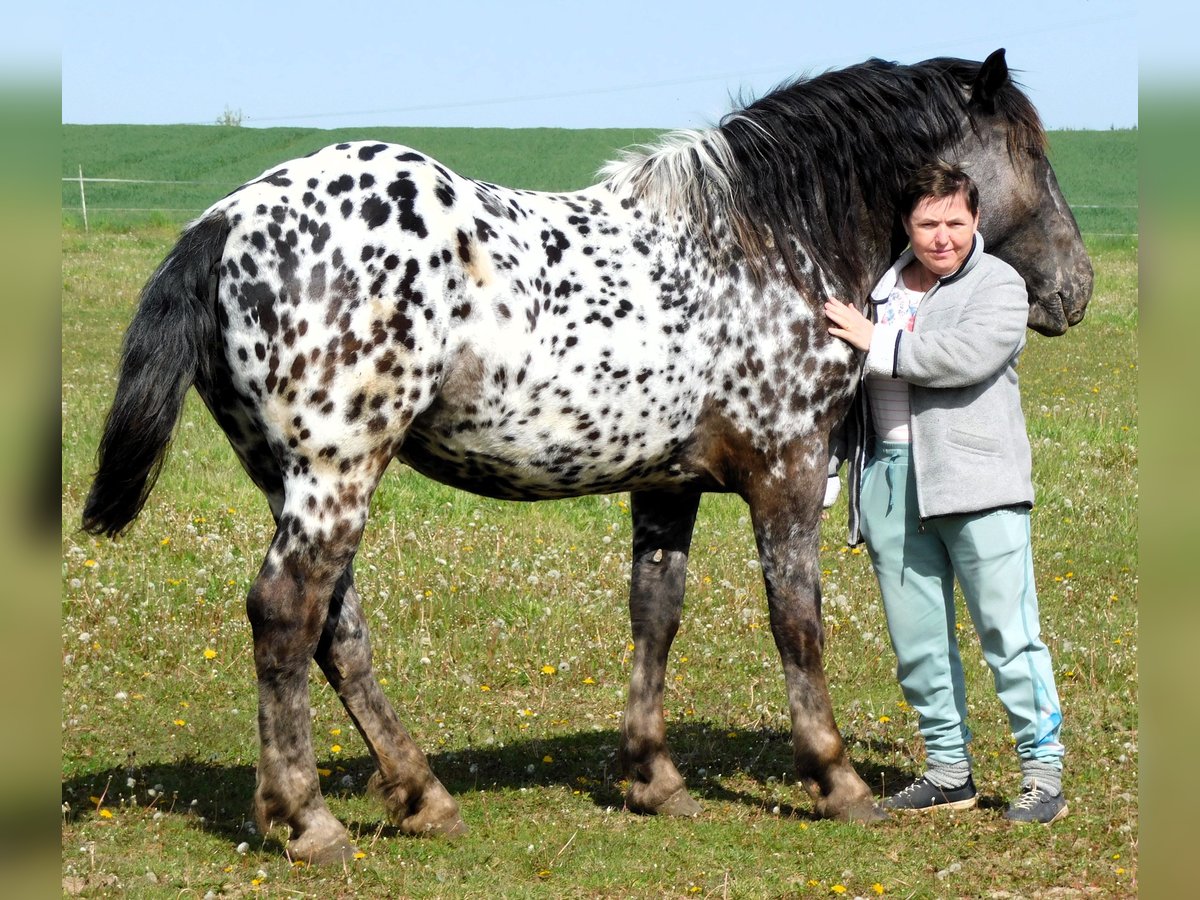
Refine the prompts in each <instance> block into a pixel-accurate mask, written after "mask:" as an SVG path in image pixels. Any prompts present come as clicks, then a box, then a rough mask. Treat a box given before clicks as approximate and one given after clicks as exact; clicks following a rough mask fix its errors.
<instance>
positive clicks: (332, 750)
mask: <svg viewBox="0 0 1200 900" xmlns="http://www.w3.org/2000/svg"><path fill="white" fill-rule="evenodd" d="M329 752H330V753H341V752H342V745H341V744H334V745H333V746H332V747H330V748H329Z"/></svg>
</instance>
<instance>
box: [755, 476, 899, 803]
mask: <svg viewBox="0 0 1200 900" xmlns="http://www.w3.org/2000/svg"><path fill="white" fill-rule="evenodd" d="M818 462H819V465H811V466H810V465H803V466H797V467H796V469H794V470H793V472H792V474H791V477H787V478H780V479H775V478H766V477H764V478H759V479H755V480H754V481H753V483H752V485H751V487H750V490H749V492H748V494H747V496H746V499H747V501H748V502H749V504H750V511H751V515H752V517H753V520H754V533H755V538H756V540H757V541H758V550H759V556H760V558H761V560H762V569H763V578H764V581H765V582H766V590H767V603H768V606H769V609H770V615H771V631H772V634H773V635H774V638H775V646H776V647H777V648H778V650H779V655H780V657H781V659H782V660H783V673H784V679H785V681H786V686H787V695H788V706H789V709H790V712H791V719H792V747H793V752H794V755H795V761H796V770H797V774H798V775H799V777H800V781H801V784H802V785H803V786H804V788H805V790H806V791H807V792H808V794H809V796H810V797H812V799H813V802H814V805H815V807H816V811H817V813H818V814H819V815H821V816H825V817H828V818H833V819H843V820H857V821H873V820H876V819H880V818H883V813H882V812H881V811H880V810H879V808H878V807H877V806H876V805H875V802H874V799H873V797H872V795H871V791H870V789H869V788H868V787H867V785H866V783H865V782H864V781H863V780H862V779H861V778H860V777H859V775H858V773H857V772H855V771H854V767H853V766H852V765H851V764H850V759H849V756H848V755H847V753H846V748H845V745H844V744H843V742H842V736H841V734H840V733H839V732H838V729H837V725H836V724H835V722H834V718H833V707H832V704H831V702H830V699H829V687H828V684H827V683H826V680H825V670H824V667H823V652H824V631H823V629H822V627H821V588H820V581H819V575H818V572H819V560H818V551H817V548H818V544H819V526H820V514H821V504H820V501H821V486H822V485H824V483H825V479H826V477H827V474H826V469H825V468H824V466H825V463H824V457H821V459H820V460H818Z"/></svg>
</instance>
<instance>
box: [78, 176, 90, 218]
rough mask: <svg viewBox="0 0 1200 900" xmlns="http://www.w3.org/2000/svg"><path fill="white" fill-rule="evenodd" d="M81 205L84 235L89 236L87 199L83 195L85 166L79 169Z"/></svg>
mask: <svg viewBox="0 0 1200 900" xmlns="http://www.w3.org/2000/svg"><path fill="white" fill-rule="evenodd" d="M79 205H80V206H82V207H83V233H84V234H87V232H88V220H87V198H86V197H85V196H84V195H83V166H80V167H79Z"/></svg>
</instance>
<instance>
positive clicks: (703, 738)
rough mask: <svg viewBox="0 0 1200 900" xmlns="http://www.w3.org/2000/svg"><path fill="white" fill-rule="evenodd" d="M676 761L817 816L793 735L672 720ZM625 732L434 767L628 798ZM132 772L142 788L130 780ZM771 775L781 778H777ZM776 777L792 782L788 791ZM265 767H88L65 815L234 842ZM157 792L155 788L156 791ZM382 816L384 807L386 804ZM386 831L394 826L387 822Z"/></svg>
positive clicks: (554, 739) (469, 782) (459, 790)
mask: <svg viewBox="0 0 1200 900" xmlns="http://www.w3.org/2000/svg"><path fill="white" fill-rule="evenodd" d="M668 740H669V741H670V746H671V749H672V752H673V755H674V758H675V762H676V765H678V767H679V769H680V771H681V772H682V773H683V776H684V778H685V779H687V785H688V790H689V792H690V793H691V794H692V796H693V797H695V798H696V799H697V800H699V801H700V802H701V803H702V804H704V803H707V804H743V805H746V806H753V807H756V808H762V807H774V806H779V814H780V815H781V816H784V817H793V818H799V819H808V820H812V819H815V818H816V816H815V814H814V813H813V810H812V807H811V805H810V804H809V803H808V801H807V799H802V802H803V805H802V806H797V805H793V804H791V803H788V802H781V800H780V799H778V798H777V797H775V795H776V794H777V793H779V794H783V795H785V796H787V797H799V798H803V797H804V795H803V794H802V792H800V790H799V789H798V788H793V787H791V785H794V783H795V775H794V771H793V765H792V746H791V737H790V735H789V734H788V733H786V732H783V731H774V730H765V729H756V730H736V731H735V730H731V729H730V728H729V727H727V726H720V725H718V724H716V723H712V722H703V721H699V722H687V723H682V724H675V725H672V726H671V727H669V728H668ZM618 741H619V735H618V733H617V731H616V730H615V729H608V730H602V731H578V732H574V733H570V734H560V735H552V736H549V737H529V738H521V739H519V740H516V741H513V742H510V743H508V742H506V743H503V744H501V743H497V744H495V745H492V746H486V747H468V748H466V749H462V750H454V751H446V752H440V753H438V752H432V753H429V754H428V756H429V763H430V765H431V766H432V768H433V771H434V773H435V774H436V775H437V776H438V778H439V779H441V781H442V783H443V784H444V785H445V786H446V788H447V789H448V790H449V791H450V793H452V794H453V795H454V796H455V797H456V798H458V799H459V801H460V802H464V803H465V804H470V803H471V794H473V793H478V792H487V791H503V790H517V789H521V788H526V789H537V788H547V789H554V788H566V789H569V790H571V791H579V792H580V794H581V795H583V796H586V797H588V798H589V799H590V800H591V802H593V803H594V804H596V805H597V806H599V807H614V808H618V809H619V808H621V807H622V806H623V805H624V791H623V785H622V783H621V780H622V777H623V776H622V773H621V772H620V771H619V766H618V763H617V756H616V750H617V744H618ZM870 749H871V752H872V753H873V754H874V755H875V756H876V757H879V756H885V757H886V756H887V755H889V754H891V753H892V752H893V751H894V750H895V749H896V748H895V747H893V746H892V745H890V744H888V743H887V742H878V743H873V745H872V746H871V748H870ZM318 768H320V769H322V770H325V771H328V772H329V773H330V774H329V775H327V776H323V777H322V778H321V789H322V791H323V792H324V794H325V796H327V797H343V798H352V797H363V796H365V794H366V784H367V779H368V778H369V777H370V775H371V773H372V772H373V770H374V764H373V761H372V760H371V758H370V757H369V756H366V755H363V756H358V757H353V758H344V759H338V760H337V762H336V763H334V762H331V761H330V760H328V759H321V760H319V761H318ZM856 768H857V770H858V773H859V775H860V776H862V778H863V779H864V780H865V781H866V782H867V784H868V785H871V786H872V787H873V788H875V789H878V786H879V785H880V784H886V785H897V786H902V785H904V784H907V783H908V781H909V780H911V776H907V775H905V773H903V772H901V771H900V770H898V769H896V768H894V767H892V766H877V765H869V764H864V763H862V762H861V761H860V762H857V763H856ZM130 779H132V781H133V787H130V786H129V780H130ZM768 779H771V781H768ZM774 779H778V780H779V781H780V782H783V783H786V784H787V785H788V787H787V788H786V789H785V790H784V791H782V792H780V791H777V790H776V788H777V785H776V784H775V783H774ZM254 783H255V771H254V767H253V766H251V765H222V764H221V763H217V762H207V761H201V760H196V759H181V760H176V761H167V762H150V763H144V764H135V765H131V766H129V767H125V766H122V767H116V768H110V769H106V770H101V771H96V772H91V773H86V774H81V775H78V776H76V777H73V778H69V779H66V780H64V781H63V783H62V799H63V803H64V813H63V815H64V820H65V821H73V820H75V819H78V818H80V817H82V816H86V815H90V814H92V813H93V812H94V810H95V809H96V807H97V806H98V805H99V804H97V803H96V798H103V799H104V802H105V805H109V806H113V805H116V804H117V803H118V802H120V801H121V800H122V799H123V798H124V799H126V800H128V798H130V797H133V798H134V800H135V802H136V805H138V806H139V807H141V808H143V809H154V810H156V811H159V810H161V811H162V812H163V813H165V814H168V815H184V816H193V817H195V819H196V822H197V825H198V827H200V828H202V829H204V830H205V831H208V832H210V833H212V834H215V835H218V836H220V837H223V838H225V839H227V840H230V841H241V840H245V839H247V837H248V835H250V834H251V833H252V832H251V831H250V830H249V829H248V827H247V825H248V822H247V820H248V819H250V818H251V814H250V806H251V798H252V796H253V794H254ZM151 791H153V792H154V793H153V794H151V793H150V792H151ZM380 815H381V818H382V809H381V810H380ZM346 825H347V826H348V827H350V828H351V830H352V832H354V831H355V828H356V826H357V828H358V829H359V830H364V831H374V830H376V829H377V828H378V826H377V825H374V824H368V823H356V822H353V821H347V822H346ZM381 831H382V834H385V835H386V834H389V833H394V832H393V829H391V828H390V827H389V826H385V827H384V828H383V829H382V830H381Z"/></svg>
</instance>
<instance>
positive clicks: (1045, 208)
mask: <svg viewBox="0 0 1200 900" xmlns="http://www.w3.org/2000/svg"><path fill="white" fill-rule="evenodd" d="M969 110H970V113H971V116H972V119H973V123H974V128H973V129H968V131H967V136H966V138H965V139H964V140H963V142H962V144H961V145H960V146H959V147H958V148H957V151H956V154H954V155H956V156H957V158H958V161H959V162H961V163H962V164H963V166H964V168H966V169H967V171H968V172H969V173H971V175H972V177H973V178H974V179H975V181H976V183H977V184H978V186H979V207H980V223H979V230H980V232H981V233H982V234H983V239H984V245H985V246H986V248H987V250H988V252H989V253H993V254H995V255H996V256H998V257H1000V258H1001V259H1003V260H1004V261H1005V262H1007V263H1008V264H1009V265H1011V266H1012V267H1013V268H1015V269H1016V270H1017V271H1018V272H1020V273H1021V276H1022V277H1023V278H1024V279H1025V285H1026V287H1027V288H1028V289H1029V327H1030V328H1032V329H1034V330H1035V331H1038V332H1040V333H1042V334H1045V335H1051V336H1054V335H1060V334H1063V333H1064V332H1065V331H1066V330H1067V328H1068V327H1069V326H1071V325H1074V324H1076V323H1077V322H1079V321H1080V320H1081V319H1082V318H1083V313H1084V309H1085V308H1086V307H1087V304H1088V300H1090V299H1091V296H1092V263H1091V260H1090V259H1088V254H1087V250H1086V249H1085V248H1084V246H1083V238H1082V237H1081V236H1080V234H1079V226H1078V225H1077V224H1076V222H1075V217H1074V216H1073V215H1072V214H1071V210H1070V207H1068V206H1067V201H1066V200H1065V199H1064V198H1063V195H1062V191H1061V190H1060V189H1059V186H1058V180H1057V179H1056V178H1055V177H1054V169H1053V168H1051V166H1050V161H1049V160H1048V159H1047V158H1046V152H1045V135H1044V132H1043V131H1042V127H1041V123H1040V122H1039V120H1038V117H1037V113H1036V112H1035V111H1034V108H1033V106H1032V105H1031V104H1030V103H1029V100H1028V99H1027V98H1026V97H1025V95H1024V94H1023V93H1021V91H1019V90H1018V89H1017V88H1016V86H1015V85H1014V84H1013V83H1012V81H1011V79H1010V78H1009V72H1008V65H1007V64H1006V63H1005V60H1004V51H1003V50H997V51H996V52H995V53H993V54H992V55H991V56H989V57H988V58H987V59H986V60H985V61H984V62H983V64H982V65H981V66H980V68H979V75H978V77H977V78H976V79H975V82H974V84H973V85H972V86H971V88H970V100H969Z"/></svg>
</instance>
